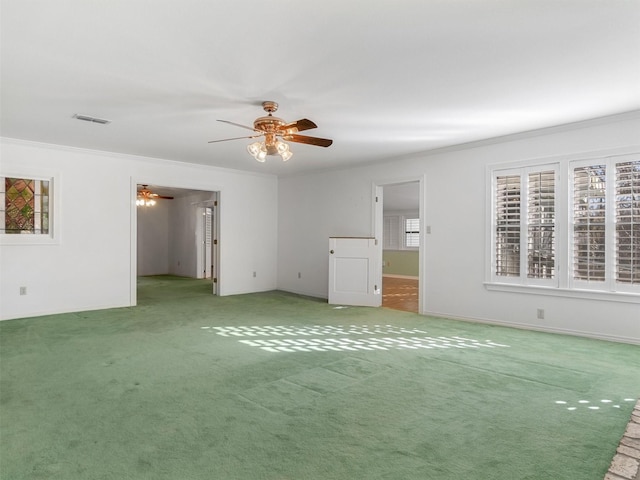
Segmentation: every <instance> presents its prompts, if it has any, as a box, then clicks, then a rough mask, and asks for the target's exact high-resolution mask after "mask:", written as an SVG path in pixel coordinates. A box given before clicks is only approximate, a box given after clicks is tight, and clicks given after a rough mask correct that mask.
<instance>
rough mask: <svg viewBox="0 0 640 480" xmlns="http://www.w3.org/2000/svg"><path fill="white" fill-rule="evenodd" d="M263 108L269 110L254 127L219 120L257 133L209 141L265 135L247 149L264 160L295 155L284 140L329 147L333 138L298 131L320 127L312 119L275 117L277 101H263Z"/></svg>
mask: <svg viewBox="0 0 640 480" xmlns="http://www.w3.org/2000/svg"><path fill="white" fill-rule="evenodd" d="M262 108H263V109H264V111H265V112H267V116H265V117H258V118H256V119H255V121H254V122H253V127H249V126H247V125H241V124H239V123H235V122H230V121H228V120H218V121H219V122H223V123H228V124H230V125H235V126H236V127H241V128H246V129H247V130H252V131H253V132H255V133H256V134H255V135H249V136H246V137H234V138H225V139H222V140H211V141H210V142H209V143H217V142H226V141H228V140H240V139H242V138H258V137H264V140H262V141H259V142H254V143H252V144H250V145H249V146H247V151H248V152H249V153H250V154H251V155H253V157H254V158H255V159H256V160H257V161H259V162H264V161H266V159H267V155H280V156H281V157H282V160H284V161H285V162H286V161H287V160H289V159H290V158H291V156H292V155H293V154H292V153H291V151H290V150H289V145H288V144H286V143H285V142H283V140H286V141H287V142H296V143H305V144H307V145H316V146H318V147H328V146H330V145H331V144H332V143H333V140H329V139H327V138H318V137H309V136H307V135H298V132H302V131H304V130H311V129H312V128H318V126H317V125H316V124H315V123H313V122H312V121H311V120H308V119H306V118H303V119H301V120H297V121H295V122H290V123H287V122H285V121H284V120H283V119H281V118H278V117H274V116H273V112H275V111H276V110H278V104H277V103H276V102H271V101H267V102H262Z"/></svg>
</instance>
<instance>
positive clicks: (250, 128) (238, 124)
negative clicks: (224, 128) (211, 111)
mask: <svg viewBox="0 0 640 480" xmlns="http://www.w3.org/2000/svg"><path fill="white" fill-rule="evenodd" d="M218 121H219V122H222V123H228V124H229V125H235V126H236V127H240V128H246V129H247V130H253V131H254V132H262V130H258V129H257V128H253V127H248V126H247V125H242V124H240V123H235V122H230V121H229V120H218Z"/></svg>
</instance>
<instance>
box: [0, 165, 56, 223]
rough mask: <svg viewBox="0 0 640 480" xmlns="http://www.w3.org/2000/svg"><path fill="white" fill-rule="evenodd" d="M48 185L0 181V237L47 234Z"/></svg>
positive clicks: (27, 180) (12, 179)
mask: <svg viewBox="0 0 640 480" xmlns="http://www.w3.org/2000/svg"><path fill="white" fill-rule="evenodd" d="M49 190H50V182H49V181H48V180H39V179H34V178H16V177H0V220H2V222H1V223H0V233H3V234H32V235H43V234H44V235H48V234H49V212H50V208H49V207H50V205H49V199H50V192H49Z"/></svg>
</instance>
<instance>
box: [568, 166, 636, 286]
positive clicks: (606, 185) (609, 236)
mask: <svg viewBox="0 0 640 480" xmlns="http://www.w3.org/2000/svg"><path fill="white" fill-rule="evenodd" d="M571 175H572V183H571V185H572V192H571V214H572V224H573V225H572V229H573V230H572V236H571V238H572V241H571V259H572V278H571V281H572V285H573V286H574V287H577V288H586V289H595V290H606V291H613V292H616V291H621V292H624V291H634V286H640V158H638V156H636V157H631V158H630V157H622V158H620V157H611V158H605V159H602V160H600V161H598V162H587V163H585V162H577V163H575V164H573V165H572V168H571ZM639 290H640V289H638V288H636V289H635V291H639Z"/></svg>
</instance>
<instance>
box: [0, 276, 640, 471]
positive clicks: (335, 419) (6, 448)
mask: <svg viewBox="0 0 640 480" xmlns="http://www.w3.org/2000/svg"><path fill="white" fill-rule="evenodd" d="M210 291H211V285H210V284H209V283H208V282H205V281H201V280H192V279H184V278H177V277H168V276H166V277H165V276H162V277H145V278H141V279H140V281H139V293H138V302H139V306H138V307H135V308H121V309H112V310H102V311H94V312H83V313H76V314H66V315H52V316H47V317H39V318H30V319H20V320H11V321H5V322H0V334H1V350H0V360H1V363H0V381H1V383H0V400H1V404H0V405H1V418H0V427H1V430H0V435H1V437H0V441H1V450H0V476H1V478H2V479H3V480H23V479H64V480H75V479H82V480H94V479H96V480H98V479H100V480H107V479H113V480H123V479H150V480H151V479H153V480H164V479H171V480H174V479H176V480H186V479H207V480H211V479H223V480H236V479H237V480H253V479H264V480H285V479H287V480H294V479H295V480H307V479H309V480H310V479H322V480H330V479H367V480H370V479H380V480H382V479H385V480H386V479H398V480H412V479H421V480H423V479H434V480H435V479H437V480H461V479H481V480H485V479H491V480H502V479H504V480H517V479H527V480H533V479H540V480H549V479H553V480H591V479H593V480H602V478H603V477H604V475H605V473H606V471H607V468H608V466H609V463H610V461H611V459H612V457H613V455H614V453H615V449H616V445H617V443H618V441H619V439H620V438H621V436H622V434H623V432H624V429H625V426H626V424H627V422H628V420H629V416H630V412H631V410H632V409H633V406H634V404H635V401H636V399H637V397H638V395H639V394H640V351H639V349H638V347H637V346H633V345H625V344H617V343H610V342H604V341H597V340H590V339H584V338H577V337H570V336H560V335H552V334H544V333H537V332H527V331H522V330H516V329H509V328H503V327H496V326H489V325H481V324H472V323H465V322H457V321H451V320H445V319H438V318H430V317H423V316H418V315H415V314H411V313H405V312H399V311H393V310H388V309H382V308H380V309H372V308H364V307H363V308H356V307H350V308H334V307H333V306H331V305H327V303H326V302H323V301H320V300H316V299H310V298H306V297H300V296H296V295H291V294H287V293H283V292H268V293H260V294H251V295H238V296H231V297H221V298H220V297H214V296H212V295H210ZM603 321H605V320H604V319H603Z"/></svg>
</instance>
